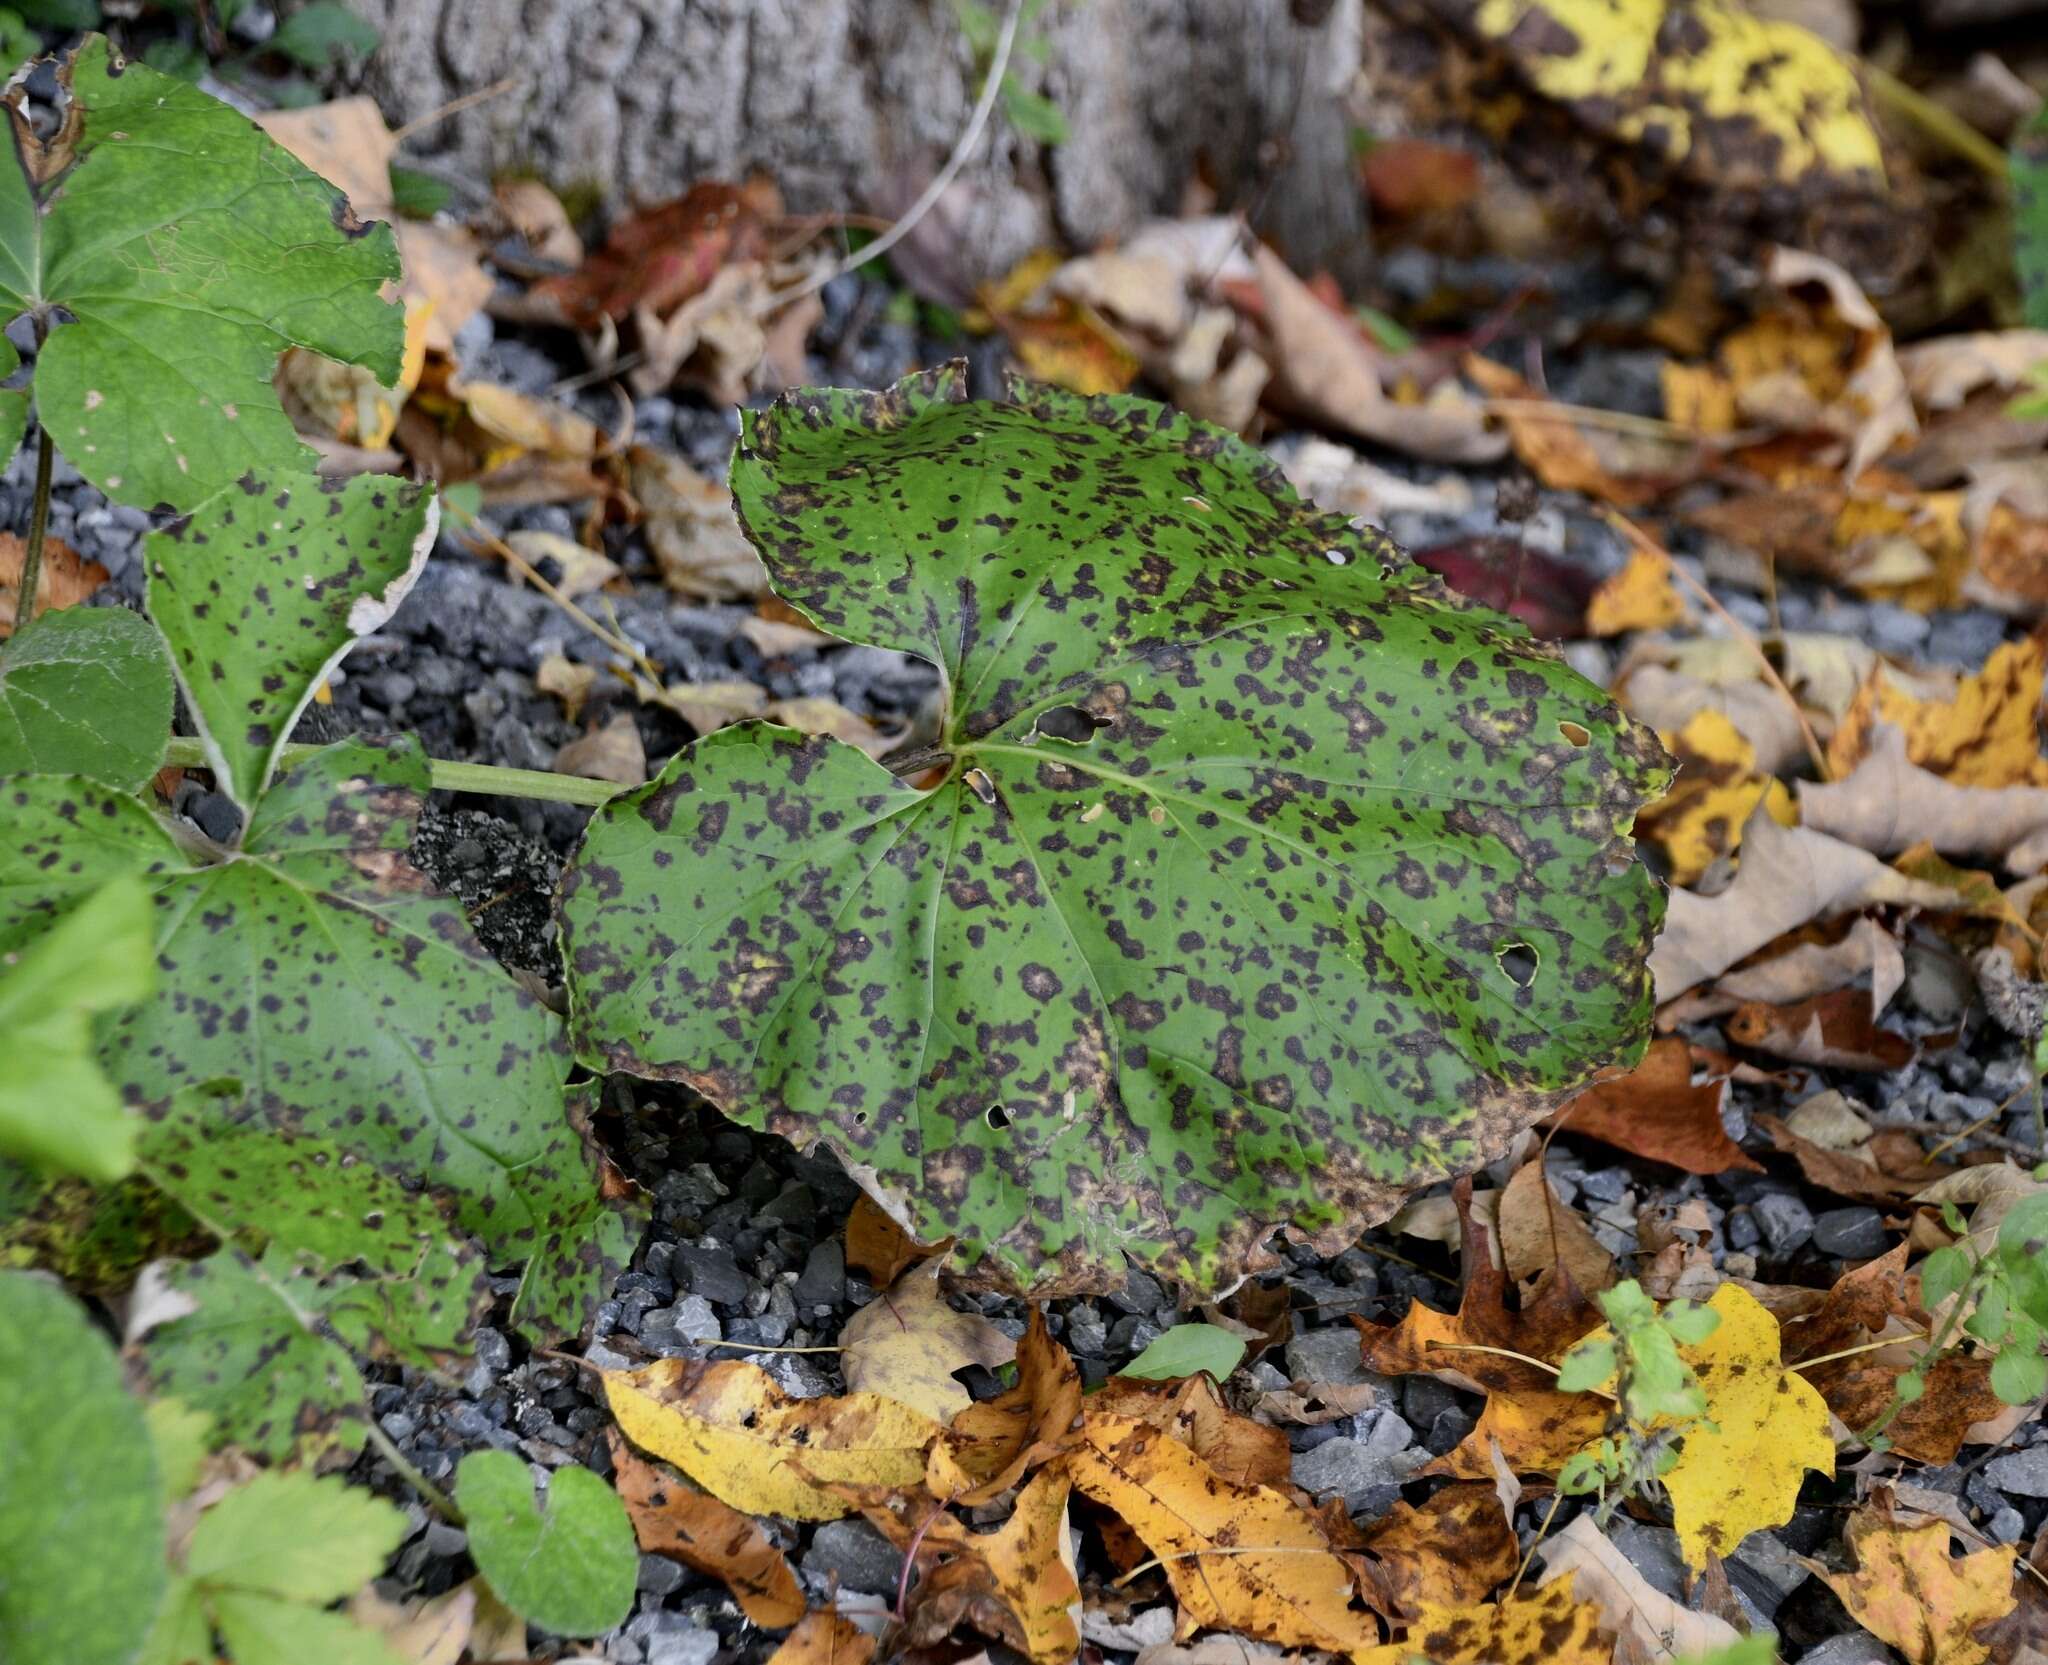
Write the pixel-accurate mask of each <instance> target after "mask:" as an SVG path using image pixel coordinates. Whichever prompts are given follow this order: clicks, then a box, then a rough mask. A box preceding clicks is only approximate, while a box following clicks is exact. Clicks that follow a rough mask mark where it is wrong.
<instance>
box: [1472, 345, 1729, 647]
mask: <svg viewBox="0 0 2048 1665" xmlns="http://www.w3.org/2000/svg"><path fill="white" fill-rule="evenodd" d="M1464 370H1465V374H1466V376H1467V377H1468V378H1469V379H1470V380H1471V382H1472V383H1473V385H1474V386H1476V387H1477V388H1478V389H1479V390H1480V392H1482V393H1484V394H1486V395H1488V397H1489V398H1491V399H1493V400H1496V401H1498V403H1497V404H1496V405H1495V406H1494V414H1495V415H1497V416H1499V418H1500V420H1501V424H1502V426H1503V427H1505V428H1506V429H1507V433H1508V441H1509V443H1510V444H1511V445H1513V446H1514V448H1515V455H1516V456H1517V457H1519V458H1520V459H1521V461H1522V463H1523V465H1524V466H1525V467H1526V468H1527V469H1528V470H1529V472H1530V473H1532V474H1534V475H1535V476H1536V478H1537V479H1538V480H1540V481H1542V482H1543V484H1544V485H1546V486H1548V487H1549V488H1550V489H1551V490H1552V491H1576V492H1583V493H1584V494H1585V495H1586V496H1588V497H1594V498H1598V499H1600V500H1601V501H1602V502H1605V503H1613V504H1616V505H1617V506H1619V507H1621V508H1624V509H1630V508H1636V507H1638V506H1640V505H1641V504H1644V503H1647V502H1649V501H1650V500H1651V499H1652V498H1654V497H1655V496H1656V495H1657V494H1658V491H1659V490H1660V489H1661V482H1660V481H1659V480H1658V479H1656V478H1652V477H1650V476H1653V475H1662V476H1664V478H1665V479H1669V478H1671V477H1673V476H1675V475H1677V474H1679V473H1682V472H1684V469H1683V467H1682V464H1683V463H1684V462H1685V461H1686V460H1688V459H1687V455H1686V454H1687V453H1689V452H1690V450H1691V446H1690V445H1684V446H1682V447H1676V448H1674V447H1673V446H1670V445H1668V444H1664V443H1662V442H1652V446H1651V447H1647V448H1646V447H1645V446H1644V445H1643V443H1642V441H1641V440H1640V439H1639V438H1638V437H1637V436H1635V435H1622V434H1618V433H1616V432H1615V431H1614V430H1613V429H1611V428H1605V427H1581V426H1580V425H1579V424H1578V423H1577V422H1575V421H1574V420H1573V417H1574V415H1575V414H1576V413H1575V412H1574V410H1573V408H1572V407H1571V406H1570V405H1564V404H1559V403H1558V402H1557V401H1556V400H1554V399H1547V398H1545V397H1544V396H1543V395H1542V394H1541V393H1539V392H1537V390H1536V389H1535V388H1533V387H1531V386H1530V385H1529V384H1528V383H1527V382H1526V381H1524V380H1523V379H1522V378H1521V377H1520V376H1518V375H1516V374H1515V372H1514V371H1512V370H1510V369H1509V368H1508V367H1507V366H1506V365H1504V364H1496V363H1495V362H1494V361H1493V360H1492V359H1490V358H1486V357H1484V356H1482V355H1481V354H1478V353H1468V354H1466V355H1465V363H1464ZM1674 464H1678V465H1681V466H1678V467H1674ZM1661 576H1662V580H1663V595H1664V596H1668V598H1669V600H1670V602H1672V603H1676V602H1677V600H1678V598H1677V596H1676V594H1674V593H1672V592H1671V574H1670V569H1669V566H1668V564H1667V566H1666V567H1665V569H1664V571H1663V573H1662V575H1661ZM1658 577H1659V574H1658V573H1657V572H1656V571H1655V570H1653V569H1640V568H1639V569H1638V570H1636V571H1635V572H1634V573H1633V574H1631V575H1629V579H1628V582H1629V585H1630V588H1631V593H1628V594H1626V595H1624V594H1622V593H1619V592H1610V593H1609V595H1608V605H1607V610H1606V612H1605V614H1604V616H1603V620H1602V622H1603V623H1606V624H1608V625H1609V626H1610V628H1608V629H1605V630H1602V629H1599V628H1598V627H1596V626H1595V625H1594V623H1593V619H1592V615H1591V612H1590V609H1589V611H1588V614H1587V620H1586V628H1587V630H1588V631H1589V632H1591V633H1592V634H1595V635H1612V634H1615V633H1616V632H1617V631H1619V630H1629V629H1639V630H1656V629H1661V628H1663V627H1664V626H1665V625H1669V624H1676V623H1677V622H1678V620H1679V619H1680V618H1682V617H1684V613H1685V609H1684V608H1683V607H1678V608H1677V610H1676V612H1668V611H1667V610H1666V609H1665V607H1664V605H1663V600H1662V597H1660V596H1659V595H1658V590H1657V581H1658ZM1602 589H1603V590H1604V589H1606V586H1605V585H1603V586H1602ZM1629 617H1643V618H1645V619H1647V620H1648V621H1649V622H1646V623H1643V624H1640V625H1637V624H1628V623H1616V622H1615V621H1616V620H1621V619H1626V618H1629Z"/></svg>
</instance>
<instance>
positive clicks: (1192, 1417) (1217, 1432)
mask: <svg viewBox="0 0 2048 1665" xmlns="http://www.w3.org/2000/svg"><path fill="white" fill-rule="evenodd" d="M1088 1409H1089V1413H1090V1414H1091V1415H1092V1414H1095V1413H1096V1412H1098V1411H1100V1412H1102V1413H1105V1414H1108V1415H1114V1416H1120V1417H1127V1418H1129V1419H1130V1420H1131V1421H1133V1422H1142V1423H1144V1424H1145V1425H1146V1426H1147V1427H1151V1428H1156V1429H1158V1430H1159V1431H1160V1432H1161V1433H1162V1434H1165V1435H1166V1436H1167V1437H1168V1438H1169V1439H1176V1440H1178V1441H1180V1443H1181V1444H1182V1445H1185V1446H1186V1447H1187V1448H1188V1449H1189V1450H1190V1451H1192V1452H1193V1453H1194V1454H1195V1455H1196V1456H1197V1457H1199V1458H1201V1459H1202V1461H1203V1462H1205V1463H1207V1464H1208V1465H1209V1467H1210V1468H1212V1469H1214V1470H1215V1471H1216V1472H1217V1473H1218V1474H1219V1475H1221V1476H1222V1477H1223V1478H1224V1479H1226V1480H1228V1481H1230V1482H1231V1483H1232V1484H1233V1485H1239V1486H1272V1487H1275V1488H1281V1489H1284V1488H1286V1487H1288V1486H1290V1485H1291V1484H1292V1483H1293V1472H1294V1467H1293V1458H1292V1455H1291V1454H1290V1452H1289V1449H1288V1444H1287V1436H1286V1434H1285V1433H1284V1432H1282V1431H1281V1430H1280V1429H1278V1428H1272V1427H1268V1426H1267V1425H1266V1424H1265V1423H1263V1422H1254V1421H1253V1420H1252V1419H1251V1418H1250V1417H1248V1416H1240V1415H1238V1413H1237V1412H1236V1411H1233V1410H1232V1409H1231V1408H1230V1407H1229V1406H1228V1405H1226V1404H1224V1402H1223V1393H1222V1390H1221V1389H1220V1388H1218V1387H1217V1385H1216V1384H1215V1383H1214V1382H1213V1381H1211V1380H1210V1379H1209V1378H1208V1377H1207V1376H1189V1377H1186V1378H1184V1379H1183V1380H1181V1381H1177V1382H1149V1381H1139V1380H1135V1379H1133V1378H1132V1377H1129V1376H1112V1377H1111V1378H1110V1379H1109V1380H1108V1381H1107V1382H1105V1383H1104V1384H1103V1385H1102V1387H1101V1388H1100V1389H1098V1390H1097V1391H1096V1392H1095V1393H1094V1394H1093V1395H1091V1396H1090V1398H1089V1400H1088Z"/></svg>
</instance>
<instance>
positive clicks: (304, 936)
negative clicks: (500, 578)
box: [0, 741, 631, 1334]
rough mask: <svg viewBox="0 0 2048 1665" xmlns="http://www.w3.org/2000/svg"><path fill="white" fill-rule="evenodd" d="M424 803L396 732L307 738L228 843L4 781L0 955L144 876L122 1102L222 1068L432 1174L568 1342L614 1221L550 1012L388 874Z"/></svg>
mask: <svg viewBox="0 0 2048 1665" xmlns="http://www.w3.org/2000/svg"><path fill="white" fill-rule="evenodd" d="M426 789H427V766H426V761H425V759H424V758H423V757H422V756H421V755H420V753H419V751H418V749H417V748H416V747H415V746H414V745H413V744H412V742H410V741H403V742H400V743H398V744H396V745H395V746H393V747H392V748H390V749H385V748H381V747H377V746H371V745H368V744H365V743H362V742H353V741H351V742H344V743H342V744H338V745H334V746H329V747H325V748H323V749H322V750H320V751H318V752H315V753H313V754H311V755H309V756H308V757H306V758H304V759H303V760H301V761H300V762H298V763H297V764H295V765H294V766H293V767H292V768H291V769H289V770H288V771H286V772H285V773H284V774H282V775H281V776H280V777H279V779H278V780H277V781H276V783H275V784H273V785H272V786H271V788H270V789H269V790H268V791H267V792H266V793H265V794H264V795H263V797H262V798H261V799H259V800H258V801H257V803H256V805H255V807H254V809H253V810H252V812H251V814H250V819H249V825H248V828H247V831H246V833H245V836H244V838H243V840H242V844H241V846H240V848H239V849H236V850H231V851H222V850H217V849H214V848H211V847H210V846H208V845H206V844H205V841H204V840H202V839H200V838H198V837H197V835H196V834H194V833H192V832H191V831H190V829H186V828H182V827H178V826H174V825H171V824H168V823H166V822H164V821H162V820H160V819H159V818H158V817H157V816H156V815H155V814H154V813H153V812H152V811H151V810H149V809H148V808H146V807H145V806H144V805H142V804H141V803H140V802H138V801H136V800H135V799H132V798H125V797H120V796H117V795H114V794H111V793H108V792H106V791H105V790H104V789H102V788H99V787H95V786H93V785H92V784H90V783H89V782H83V781H78V780H73V779H66V778H61V777H51V776H18V777H16V778H14V779H13V780H11V781H8V782H5V783H4V784H0V806H4V813H5V815H6V818H7V821H8V824H9V829H10V833H11V834H12V835H13V836H12V837H10V839H9V840H7V841H6V843H5V844H4V845H0V952H4V951H5V950H6V949H7V948H9V947H12V946H15V945H17V944H19V943H21V942H23V941H25V940H26V939H27V938H28V937H30V936H32V935H34V934H35V933H37V932H38V931H40V930H42V929H44V928H45V927H46V926H47V925H48V924H49V923H50V922H52V921H53V920H54V919H55V918H57V917H59V916H61V914H62V912H63V911H65V910H66V909H67V908H69V907H70V906H72V905H75V903H76V902H77V901H79V900H81V899H82V897H83V895H84V894H85V893H86V892H88V891H90V890H92V889H95V888H97V886H98V885H100V884H102V883H104V882H105V881H106V880H107V879H109V878H111V877H114V876H115V875H117V874H121V873H135V874H138V875H140V876H141V877H142V879H143V881H144V883H145V884H146V885H147V886H148V888H149V889H150V891H151V893H152V895H153V896H154V898H155V901H156V904H157V913H156V951H157V955H158V959H159V962H160V964H162V965H163V966H164V967H166V968H167V969H166V975H165V976H164V978H163V984H162V987H161V989H160V990H159V992H158V994H157V995H156V996H155V997H154V998H153V999H151V1000H149V1001H146V1002H144V1003H143V1004H142V1005H140V1006H137V1007H134V1008H132V1009H130V1010H129V1011H127V1012H125V1013H123V1014H122V1015H121V1016H120V1017H118V1018H117V1019H114V1020H113V1021H111V1022H110V1023H109V1024H108V1025H107V1027H106V1029H105V1031H104V1039H103V1044H102V1048H101V1056H102V1062H103V1064H104V1066H105V1068H106V1069H107V1071H108V1073H109V1074H110V1075H112V1076H113V1077H114V1079H115V1080H116V1081H117V1082H119V1083H120V1084H121V1086H122V1087H123V1089H124V1091H125V1092H126V1094H127V1096H128V1097H129V1098H130V1100H131V1101H133V1102H135V1103H137V1104H140V1105H142V1106H143V1107H144V1108H145V1109H147V1110H150V1111H152V1112H157V1113H160V1112H161V1111H162V1109H163V1107H164V1106H165V1105H167V1104H168V1103H169V1102H170V1100H171V1099H172V1097H173V1096H174V1095H175V1094H176V1093H177V1092H178V1091H179V1090H180V1089H182V1088H186V1087H191V1086H196V1085H198V1084H201V1083H204V1082H208V1081H212V1080H216V1079H220V1078H232V1079H235V1080H240V1081H243V1082H245V1083H247V1084H248V1086H249V1089H250V1092H251V1095H252V1109H253V1112H254V1113H255V1114H257V1115H259V1116H260V1117H261V1118H262V1119H263V1120H264V1121H265V1122H267V1123H268V1124H269V1125H271V1126H273V1127H277V1128H280V1129H288V1130H297V1131H299V1132H303V1133H306V1134H310V1135H315V1136H320V1137H325V1138H329V1139H332V1140H334V1141H335V1142H336V1143H337V1144H339V1145H342V1146H345V1147H347V1148H348V1149H350V1150H351V1151H354V1152H356V1153H357V1154H359V1155H362V1156H366V1157H368V1158H370V1159H371V1160H372V1161H375V1162H378V1163H383V1164H389V1165H392V1166H395V1167H397V1168H400V1169H402V1170H404V1171H408V1172H411V1173H415V1174H418V1173H430V1174H432V1175H434V1176H435V1180H436V1182H437V1184H440V1185H442V1186H444V1187H445V1188H446V1190H447V1192H448V1193H449V1194H450V1195H451V1196H453V1197H455V1198H456V1199H457V1209H456V1218H455V1221H454V1224H455V1225H456V1226H457V1228H458V1229H460V1230H461V1231H463V1232H465V1233H467V1234H469V1235H471V1236H473V1237H475V1238H476V1239H477V1240H478V1241H479V1242H480V1243H481V1244H482V1245H483V1247H484V1249H485V1250H486V1252H487V1255H488V1257H489V1259H490V1261H491V1263H492V1264H493V1265H504V1264H507V1263H510V1262H517V1261H524V1262H525V1263H526V1269H525V1277H524V1281H523V1283H522V1287H521V1290H520V1294H519V1297H518V1300H517V1302H516V1305H515V1308H514V1311H515V1316H516V1318H517V1321H518V1322H519V1323H520V1324H521V1325H522V1326H523V1327H526V1328H529V1329H531V1330H533V1331H534V1332H535V1333H538V1334H552V1333H559V1332H560V1331H562V1330H573V1329H575V1328H577V1327H578V1325H579V1324H580V1323H581V1322H582V1319H583V1317H584V1315H585V1313H586V1312H587V1310H588V1308H589V1306H590V1305H591V1303H592V1301H593V1299H594V1295H595V1290H596V1285H597V1284H598V1282H600V1281H601V1280H602V1279H603V1278H604V1276H605V1269H606V1267H607V1266H611V1265H614V1264H615V1263H616V1262H617V1261H619V1260H620V1259H622V1258H623V1256H624V1254H625V1253H626V1252H627V1251H628V1250H629V1249H630V1247H631V1243H630V1241H629V1223H628V1221H627V1219H626V1217H625V1216H624V1215H622V1214H621V1213H619V1212H617V1211H615V1210H614V1209H613V1208H611V1207H608V1206H606V1205H605V1204H604V1203H603V1202H602V1201H601V1200H600V1199H599V1196H598V1188H597V1178H596V1173H595V1168H594V1162H593V1159H592V1157H591V1156H590V1155H589V1154H588V1153H587V1152H586V1151H585V1149H584V1145H583V1141H582V1139H581V1137H580V1135H579V1134H578V1132H577V1130H576V1129H575V1127H574V1126H572V1125H571V1123H570V1120H569V1117H568V1115H567V1113H566V1111H565V1108H564V1100H563V1091H562V1083H563V1077H564V1075H565V1074H566V1071H567V1067H568V1056H567V1053H566V1050H565V1049H564V1048H563V1046H562V1044H561V1036H560V1032H559V1026H558V1024H557V1022H556V1020H555V1018H554V1017H553V1015H552V1014H551V1013H550V1012H549V1011H548V1010H547V1008H546V1007H545V1006H543V1005H542V1004H541V1003H540V1001H539V1000H537V999H536V998H534V996H532V995H531V994H529V993H528V992H527V991H526V990H525V989H524V988H522V987H521V986H520V985H519V984H517V983H515V982H514V981H512V980H511V979H510V978H509V977H507V976H506V975H505V973H504V972H503V971H502V970H501V969H500V968H499V967H498V966H497V964H496V963H495V962H494V961H492V960H491V958H490V956H489V955H488V954H487V953H486V952H485V950H484V949H483V947H482V945H481V944H480V943H478V942H477V940H476V938H475V936H474V934H473V933H472V932H471V931H470V929H469V926H468V923H467V922H466V921H465V920H464V919H463V917H462V913H461V910H460V909H459V908H458V907H457V906H456V904H455V903H454V902H453V901H451V900H449V899H448V898H447V897H444V896H439V895H436V894H435V893H434V892H432V891H431V890H430V889H429V888H428V886H427V883H426V881H425V879H424V878H423V877H422V875H421V874H420V873H419V872H418V871H417V870H415V869H414V868H413V867H412V866H411V865H410V864H409V863H408V862H407V860H406V856H405V852H406V847H407V844H408V842H409V840H410V838H411V835H412V827H413V821H414V818H415V816H416V814H417V812H418V806H419V802H420V799H421V797H422V796H423V795H424V793H425V791H426Z"/></svg>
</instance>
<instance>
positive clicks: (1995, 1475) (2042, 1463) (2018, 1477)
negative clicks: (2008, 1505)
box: [1984, 1445, 2048, 1497]
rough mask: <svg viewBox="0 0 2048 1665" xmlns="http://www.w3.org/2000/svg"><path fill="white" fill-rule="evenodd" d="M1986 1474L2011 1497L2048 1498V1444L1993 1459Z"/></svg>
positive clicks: (1986, 1468)
mask: <svg viewBox="0 0 2048 1665" xmlns="http://www.w3.org/2000/svg"><path fill="white" fill-rule="evenodd" d="M1984 1474H1985V1478H1987V1479H1988V1480H1989V1481H1990V1482H1991V1483H1992V1485H1994V1486H1996V1487H1997V1488H1998V1489H1999V1490H2000V1491H2002V1492H2004V1493H2005V1495H2006V1496H2007V1497H2048V1445H2037V1446H2034V1447H2032V1448H2031V1449H2029V1450H2026V1451H2015V1452H2013V1453H2012V1454H2011V1455H2010V1456H2006V1457H1996V1458H1993V1459H1992V1461H1990V1462H1988V1463H1986V1464H1985V1465H1984Z"/></svg>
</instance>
